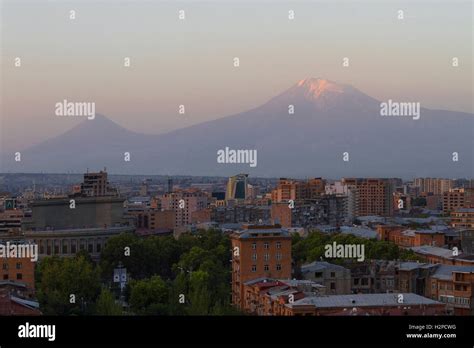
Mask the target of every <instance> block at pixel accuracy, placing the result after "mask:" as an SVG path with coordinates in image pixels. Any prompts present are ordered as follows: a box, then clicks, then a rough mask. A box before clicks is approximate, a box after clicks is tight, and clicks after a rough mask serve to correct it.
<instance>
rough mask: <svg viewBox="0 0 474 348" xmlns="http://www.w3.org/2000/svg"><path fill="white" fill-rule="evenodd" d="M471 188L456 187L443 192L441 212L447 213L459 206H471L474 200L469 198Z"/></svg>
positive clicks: (459, 207)
mask: <svg viewBox="0 0 474 348" xmlns="http://www.w3.org/2000/svg"><path fill="white" fill-rule="evenodd" d="M472 191H473V189H466V188H456V189H451V190H449V191H448V192H444V194H443V213H445V214H449V213H450V212H452V211H455V210H457V209H461V208H471V205H472V204H474V200H472V199H471V196H472Z"/></svg>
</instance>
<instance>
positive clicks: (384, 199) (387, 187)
mask: <svg viewBox="0 0 474 348" xmlns="http://www.w3.org/2000/svg"><path fill="white" fill-rule="evenodd" d="M342 183H343V184H344V185H347V186H348V188H349V189H351V190H354V191H355V195H356V199H355V200H356V202H355V203H356V208H355V216H368V215H378V216H391V215H393V187H394V185H393V180H392V179H378V178H374V179H372V178H343V179H342Z"/></svg>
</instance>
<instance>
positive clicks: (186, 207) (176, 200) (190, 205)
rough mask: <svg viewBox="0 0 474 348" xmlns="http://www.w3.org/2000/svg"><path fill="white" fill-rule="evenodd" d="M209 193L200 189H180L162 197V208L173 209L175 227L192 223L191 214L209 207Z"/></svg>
mask: <svg viewBox="0 0 474 348" xmlns="http://www.w3.org/2000/svg"><path fill="white" fill-rule="evenodd" d="M207 200H208V199H207V195H206V194H205V193H204V192H202V191H201V190H199V189H193V188H192V189H188V190H178V191H175V192H171V193H166V194H164V195H163V197H162V198H161V209H162V210H173V211H174V213H175V227H180V226H185V225H188V224H190V223H191V214H192V213H193V212H195V211H198V210H202V209H205V208H207Z"/></svg>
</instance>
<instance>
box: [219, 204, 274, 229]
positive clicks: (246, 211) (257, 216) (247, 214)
mask: <svg viewBox="0 0 474 348" xmlns="http://www.w3.org/2000/svg"><path fill="white" fill-rule="evenodd" d="M270 213H271V212H270V207H269V206H264V205H263V206H256V205H235V206H233V207H232V206H223V207H215V208H213V209H212V211H211V221H214V222H217V223H218V224H228V223H260V222H263V223H266V222H268V221H270V215H271V214H270Z"/></svg>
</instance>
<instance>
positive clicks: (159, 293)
mask: <svg viewBox="0 0 474 348" xmlns="http://www.w3.org/2000/svg"><path fill="white" fill-rule="evenodd" d="M167 302H168V288H167V286H166V283H165V282H164V281H163V279H161V277H160V276H153V277H151V278H150V279H142V280H134V281H131V282H130V299H129V303H130V307H131V309H132V311H133V312H134V313H136V314H141V315H166V314H168V304H167Z"/></svg>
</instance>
